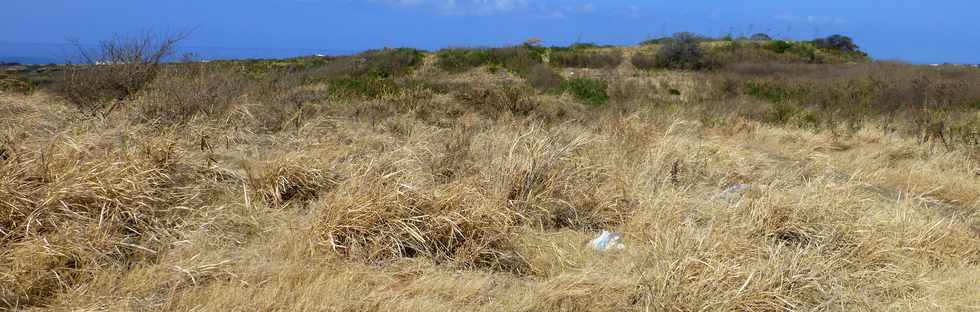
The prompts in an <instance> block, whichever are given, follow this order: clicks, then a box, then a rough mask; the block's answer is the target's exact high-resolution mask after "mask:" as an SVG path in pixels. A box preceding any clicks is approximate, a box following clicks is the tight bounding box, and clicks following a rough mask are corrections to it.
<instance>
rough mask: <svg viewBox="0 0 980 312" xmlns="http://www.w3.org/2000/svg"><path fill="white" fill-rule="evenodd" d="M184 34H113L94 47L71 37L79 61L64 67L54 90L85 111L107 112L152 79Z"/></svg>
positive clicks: (184, 36) (183, 37)
mask: <svg viewBox="0 0 980 312" xmlns="http://www.w3.org/2000/svg"><path fill="white" fill-rule="evenodd" d="M188 35H189V33H174V34H168V35H162V36H158V35H154V34H151V33H149V32H144V33H142V34H139V35H135V36H127V35H115V36H114V37H112V38H111V39H109V40H104V41H102V42H100V43H99V46H98V47H97V48H95V49H89V48H86V47H85V46H83V45H82V44H81V43H79V42H77V41H75V42H74V45H75V46H76V48H77V50H78V58H79V61H80V63H79V64H74V65H69V66H68V67H67V68H66V69H65V70H64V73H63V78H62V81H61V86H60V87H59V88H58V93H59V94H60V95H62V96H63V97H65V98H66V99H68V100H69V101H70V102H72V103H74V104H75V105H77V106H78V107H79V108H81V109H82V110H84V111H87V112H89V113H93V114H100V113H101V114H105V113H109V112H111V111H113V110H114V109H115V108H116V107H117V106H118V103H119V101H123V100H126V99H129V98H130V97H132V96H133V95H135V94H136V93H137V92H139V91H140V90H142V89H143V87H144V86H146V85H147V84H149V83H150V82H151V81H153V79H154V78H156V76H157V73H158V72H159V69H160V67H161V66H162V64H163V63H164V62H165V61H166V60H167V58H168V57H170V56H172V55H173V54H174V51H175V47H176V45H177V43H179V42H180V41H181V40H183V39H185V38H187V36H188Z"/></svg>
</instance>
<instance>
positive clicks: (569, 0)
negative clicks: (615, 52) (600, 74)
mask: <svg viewBox="0 0 980 312" xmlns="http://www.w3.org/2000/svg"><path fill="white" fill-rule="evenodd" d="M384 1H386V2H388V3H391V4H394V5H398V6H404V7H421V8H430V9H433V10H435V11H436V12H438V13H441V14H449V15H493V14H501V13H510V12H517V11H521V12H526V13H529V14H531V15H534V16H539V17H547V18H564V17H565V16H567V15H568V14H569V13H592V12H595V11H596V5H595V4H594V3H592V2H591V1H583V0H560V1H547V0H384Z"/></svg>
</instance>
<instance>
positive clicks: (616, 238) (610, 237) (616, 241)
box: [589, 230, 626, 251]
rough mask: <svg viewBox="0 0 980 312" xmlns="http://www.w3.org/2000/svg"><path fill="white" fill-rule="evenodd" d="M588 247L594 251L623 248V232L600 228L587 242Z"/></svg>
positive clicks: (624, 246)
mask: <svg viewBox="0 0 980 312" xmlns="http://www.w3.org/2000/svg"><path fill="white" fill-rule="evenodd" d="M589 247H590V248H592V249H593V250H595V251H609V250H623V249H626V245H624V244H623V233H619V232H609V231H606V230H602V233H600V234H599V236H596V238H595V239H593V240H592V241H590V242H589Z"/></svg>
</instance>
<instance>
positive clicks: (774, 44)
mask: <svg viewBox="0 0 980 312" xmlns="http://www.w3.org/2000/svg"><path fill="white" fill-rule="evenodd" d="M763 47H764V48H765V49H766V50H769V51H772V52H776V53H780V54H782V53H786V51H788V50H789V49H790V48H792V47H793V44H792V43H790V42H789V41H785V40H774V41H769V42H767V43H766V44H765V45H764V46H763Z"/></svg>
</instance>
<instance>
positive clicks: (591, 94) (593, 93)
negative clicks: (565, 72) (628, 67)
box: [562, 78, 609, 106]
mask: <svg viewBox="0 0 980 312" xmlns="http://www.w3.org/2000/svg"><path fill="white" fill-rule="evenodd" d="M607 88H608V84H607V83H606V81H604V80H598V79H590V78H574V79H569V80H566V81H565V82H564V83H562V90H564V91H567V92H570V93H571V94H572V95H574V96H575V98H577V99H579V100H581V101H582V102H584V103H585V104H587V105H590V106H600V105H603V104H606V102H608V101H609V95H608V94H607V93H606V90H607Z"/></svg>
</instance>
